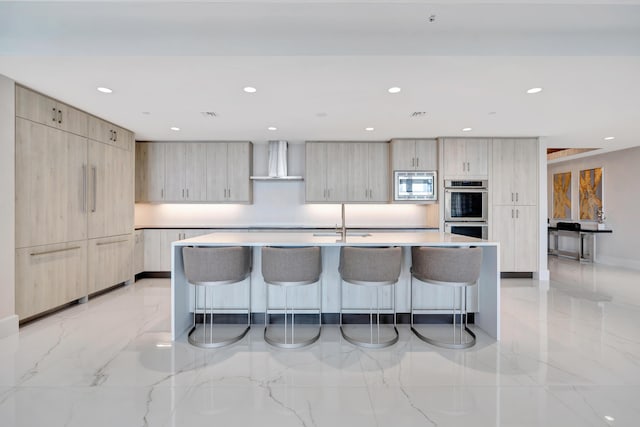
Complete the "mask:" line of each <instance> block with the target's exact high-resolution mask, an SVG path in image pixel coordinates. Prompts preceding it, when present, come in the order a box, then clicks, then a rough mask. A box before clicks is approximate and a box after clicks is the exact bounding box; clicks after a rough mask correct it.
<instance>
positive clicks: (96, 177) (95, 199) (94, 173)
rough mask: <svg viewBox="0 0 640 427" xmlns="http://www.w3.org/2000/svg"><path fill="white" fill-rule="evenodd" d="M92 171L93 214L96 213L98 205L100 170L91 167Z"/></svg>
mask: <svg viewBox="0 0 640 427" xmlns="http://www.w3.org/2000/svg"><path fill="white" fill-rule="evenodd" d="M91 170H92V175H93V206H92V208H91V212H95V211H96V208H97V206H96V204H97V195H96V193H97V192H98V184H97V182H98V168H96V167H95V166H92V167H91Z"/></svg>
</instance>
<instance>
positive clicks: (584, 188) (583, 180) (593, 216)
mask: <svg viewBox="0 0 640 427" xmlns="http://www.w3.org/2000/svg"><path fill="white" fill-rule="evenodd" d="M601 209H602V168H594V169H586V170H581V171H580V219H586V220H592V221H595V220H597V219H598V211H599V210H601Z"/></svg>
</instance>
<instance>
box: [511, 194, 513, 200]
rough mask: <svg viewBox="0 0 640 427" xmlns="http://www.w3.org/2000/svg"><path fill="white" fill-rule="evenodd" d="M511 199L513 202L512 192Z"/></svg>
mask: <svg viewBox="0 0 640 427" xmlns="http://www.w3.org/2000/svg"><path fill="white" fill-rule="evenodd" d="M511 201H512V202H513V193H511Z"/></svg>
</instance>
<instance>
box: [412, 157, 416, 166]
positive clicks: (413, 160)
mask: <svg viewBox="0 0 640 427" xmlns="http://www.w3.org/2000/svg"><path fill="white" fill-rule="evenodd" d="M415 166H416V158H415V157H412V158H411V167H412V168H413V167H415Z"/></svg>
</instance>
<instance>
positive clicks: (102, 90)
mask: <svg viewBox="0 0 640 427" xmlns="http://www.w3.org/2000/svg"><path fill="white" fill-rule="evenodd" d="M97 89H98V92H102V93H111V92H113V91H112V90H111V89H109V88H108V87H102V86H100V87H99V88H97Z"/></svg>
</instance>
